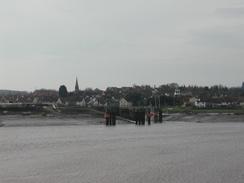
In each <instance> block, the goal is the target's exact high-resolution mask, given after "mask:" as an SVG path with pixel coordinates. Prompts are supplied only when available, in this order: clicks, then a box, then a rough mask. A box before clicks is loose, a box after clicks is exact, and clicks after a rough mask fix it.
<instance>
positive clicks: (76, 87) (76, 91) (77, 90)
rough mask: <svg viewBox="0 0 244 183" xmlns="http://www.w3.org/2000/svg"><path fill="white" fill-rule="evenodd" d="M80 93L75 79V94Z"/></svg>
mask: <svg viewBox="0 0 244 183" xmlns="http://www.w3.org/2000/svg"><path fill="white" fill-rule="evenodd" d="M79 91H80V89H79V83H78V79H77V77H76V81H75V93H78V92H79Z"/></svg>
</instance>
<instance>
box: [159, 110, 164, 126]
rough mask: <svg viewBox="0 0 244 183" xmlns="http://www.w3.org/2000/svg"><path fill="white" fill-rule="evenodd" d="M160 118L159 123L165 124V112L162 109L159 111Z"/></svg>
mask: <svg viewBox="0 0 244 183" xmlns="http://www.w3.org/2000/svg"><path fill="white" fill-rule="evenodd" d="M158 113H159V114H158V116H159V122H160V123H162V122H163V111H162V109H159V112H158Z"/></svg>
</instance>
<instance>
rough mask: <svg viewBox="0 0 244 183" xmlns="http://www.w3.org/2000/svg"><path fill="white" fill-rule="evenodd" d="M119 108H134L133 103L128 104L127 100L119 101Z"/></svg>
mask: <svg viewBox="0 0 244 183" xmlns="http://www.w3.org/2000/svg"><path fill="white" fill-rule="evenodd" d="M119 107H120V108H130V107H132V103H131V102H128V101H127V100H125V99H124V98H122V99H120V101H119Z"/></svg>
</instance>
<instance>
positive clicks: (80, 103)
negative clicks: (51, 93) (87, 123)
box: [76, 99, 86, 107]
mask: <svg viewBox="0 0 244 183" xmlns="http://www.w3.org/2000/svg"><path fill="white" fill-rule="evenodd" d="M76 105H78V106H81V107H86V101H85V99H83V100H82V101H80V102H76Z"/></svg>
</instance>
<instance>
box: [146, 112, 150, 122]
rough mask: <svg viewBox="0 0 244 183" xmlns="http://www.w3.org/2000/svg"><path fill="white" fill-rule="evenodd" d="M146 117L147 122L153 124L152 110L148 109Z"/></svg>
mask: <svg viewBox="0 0 244 183" xmlns="http://www.w3.org/2000/svg"><path fill="white" fill-rule="evenodd" d="M146 117H147V124H148V125H151V111H150V110H148V111H147V113H146Z"/></svg>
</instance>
